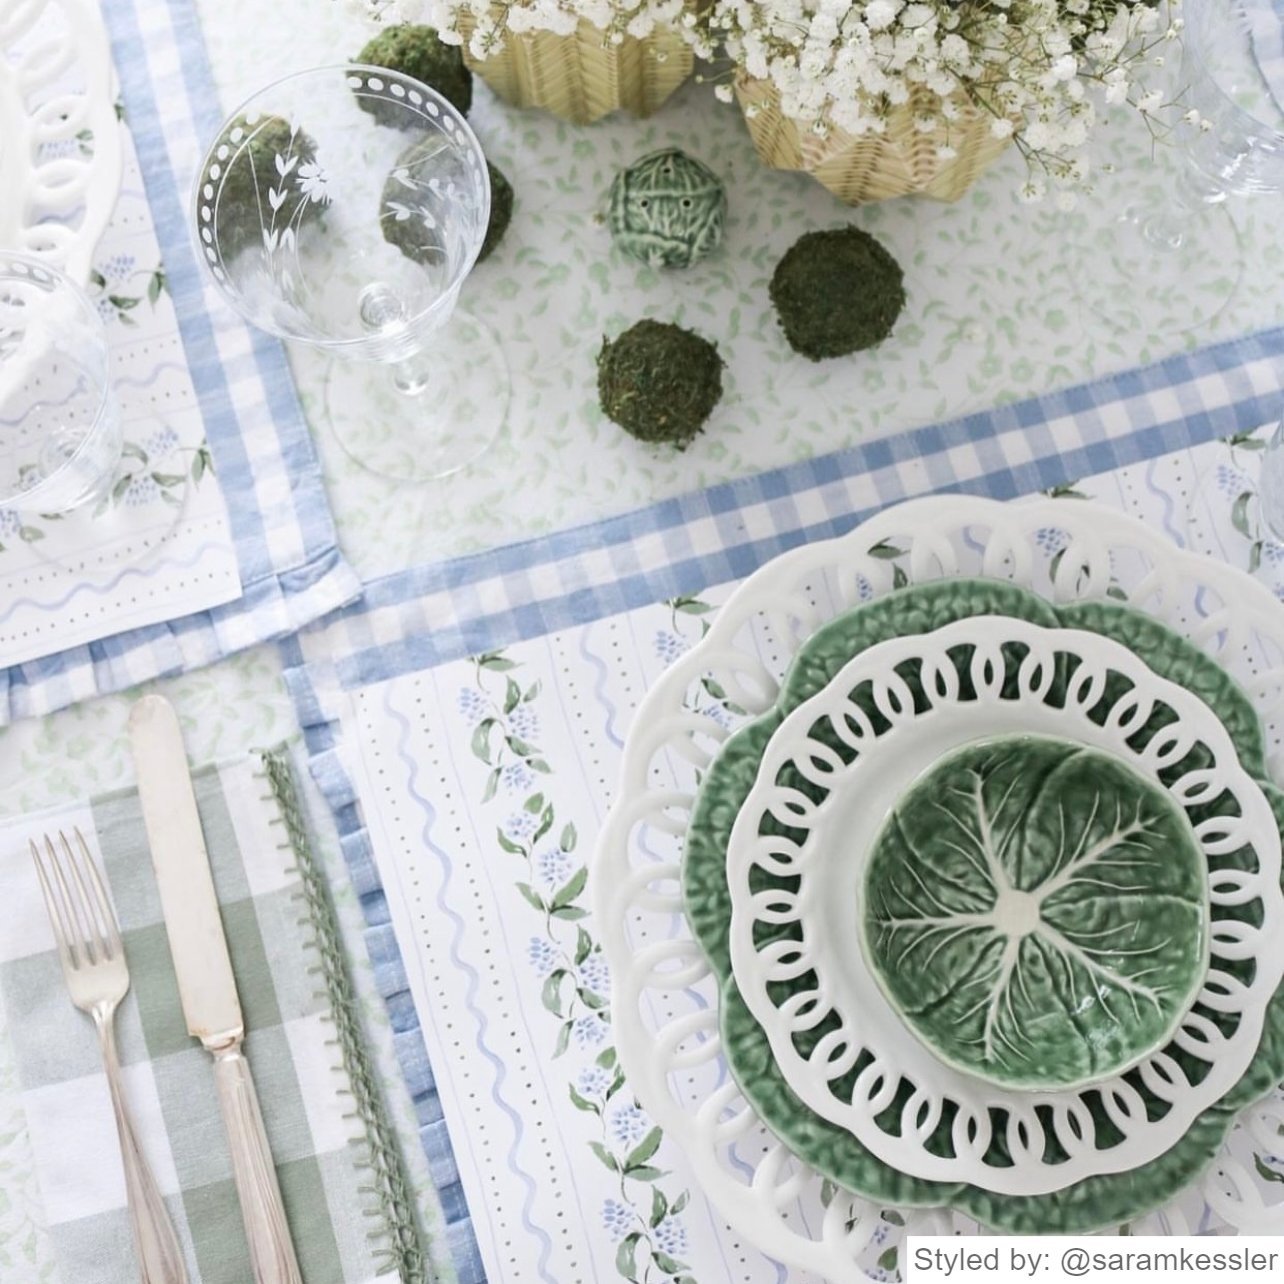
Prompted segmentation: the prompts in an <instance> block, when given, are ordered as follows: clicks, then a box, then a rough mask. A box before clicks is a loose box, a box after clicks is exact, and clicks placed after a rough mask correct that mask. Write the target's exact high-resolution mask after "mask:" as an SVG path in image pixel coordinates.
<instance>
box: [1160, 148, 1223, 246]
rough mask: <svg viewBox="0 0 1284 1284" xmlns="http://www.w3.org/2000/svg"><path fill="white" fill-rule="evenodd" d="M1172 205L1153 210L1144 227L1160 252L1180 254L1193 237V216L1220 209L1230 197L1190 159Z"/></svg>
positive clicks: (1185, 166)
mask: <svg viewBox="0 0 1284 1284" xmlns="http://www.w3.org/2000/svg"><path fill="white" fill-rule="evenodd" d="M1172 195H1173V199H1172V201H1170V202H1168V203H1167V204H1165V205H1164V206H1163V207H1162V208H1161V209H1157V210H1152V211H1151V212H1150V213H1149V214H1148V215H1147V216H1146V219H1145V221H1144V222H1143V223H1142V225H1141V234H1142V235H1143V236H1144V237H1145V238H1146V241H1147V243H1148V244H1150V245H1153V246H1154V247H1155V248H1156V249H1159V250H1179V249H1181V247H1182V246H1183V245H1184V244H1185V243H1186V242H1187V240H1188V239H1189V237H1190V224H1191V215H1192V214H1198V213H1200V212H1201V211H1202V210H1203V209H1204V208H1205V207H1207V206H1209V205H1220V204H1221V203H1222V202H1223V201H1224V200H1225V199H1226V196H1227V193H1226V189H1225V188H1223V187H1222V186H1221V184H1220V183H1218V182H1216V181H1215V180H1213V179H1211V178H1209V177H1208V176H1207V175H1206V174H1204V173H1203V171H1201V170H1198V169H1196V168H1195V166H1194V164H1193V163H1192V162H1191V161H1190V160H1189V158H1187V159H1186V160H1185V161H1184V163H1183V164H1182V167H1181V172H1180V174H1179V175H1178V178H1177V184H1176V186H1175V187H1174V189H1173V193H1172Z"/></svg>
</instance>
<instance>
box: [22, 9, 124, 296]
mask: <svg viewBox="0 0 1284 1284" xmlns="http://www.w3.org/2000/svg"><path fill="white" fill-rule="evenodd" d="M114 92H115V75H114V71H113V68H112V60H111V45H110V43H109V41H108V38H107V31H106V28H105V27H104V25H103V17H102V13H101V12H100V10H99V6H98V4H97V3H96V2H95V0H0V129H2V130H3V135H2V136H3V138H4V145H3V146H2V147H0V192H3V193H4V200H3V201H2V202H0V245H4V246H6V247H7V248H9V249H11V250H16V251H19V252H21V253H23V254H31V255H35V256H37V257H39V258H42V259H44V260H46V261H47V262H48V263H50V264H52V265H53V266H54V267H57V268H60V269H62V270H63V271H64V272H66V273H67V275H68V276H70V277H71V278H72V279H73V280H74V281H75V282H76V284H77V285H81V286H84V285H87V284H88V281H89V269H90V262H91V259H92V256H93V253H94V248H95V246H96V245H97V244H98V239H99V237H101V236H102V233H103V229H104V228H105V227H106V226H107V223H108V220H109V219H110V218H111V212H112V209H113V208H114V206H115V204H116V197H117V195H118V193H119V191H120V179H121V155H122V153H121V138H120V124H119V122H118V121H117V119H116V110H115V102H114Z"/></svg>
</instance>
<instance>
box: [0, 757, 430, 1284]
mask: <svg viewBox="0 0 1284 1284" xmlns="http://www.w3.org/2000/svg"><path fill="white" fill-rule="evenodd" d="M194 783H195V788H196V796H197V804H198V807H199V810H200V814H201V823H202V826H203V828H204V831H205V837H206V843H207V846H208V849H209V854H210V863H211V866H212V869H213V874H214V883H215V887H216V890H217V892H218V896H219V902H220V906H221V910H222V915H223V922H224V926H225V930H226V932H227V936H228V945H229V950H230V953H231V957H232V965H233V968H234V970H235V972H236V978H237V986H238V990H239V993H240V999H241V1006H242V1009H243V1012H244V1015H245V1021H246V1026H247V1029H248V1031H249V1034H248V1037H247V1039H246V1053H247V1055H248V1057H249V1059H250V1063H251V1066H252V1068H253V1071H254V1076H255V1080H256V1083H257V1086H258V1090H259V1096H260V1101H261V1105H262V1109H263V1116H264V1119H265V1122H266V1126H267V1131H268V1138H269V1141H270V1143H271V1147H272V1154H273V1157H274V1158H275V1160H276V1164H277V1174H278V1177H279V1179H280V1183H281V1188H282V1193H283V1196H284V1199H285V1204H286V1210H287V1215H288V1217H289V1221H290V1228H291V1231H292V1233H293V1237H294V1242H295V1246H296V1248H297V1251H298V1256H299V1263H300V1267H301V1269H302V1271H303V1276H304V1279H305V1281H307V1284H365V1282H366V1281H373V1280H375V1279H390V1278H396V1277H398V1276H400V1277H401V1278H403V1279H405V1280H407V1281H412V1282H413V1281H419V1280H424V1279H426V1278H427V1273H426V1272H427V1268H426V1266H425V1264H424V1257H423V1253H422V1250H421V1247H420V1244H419V1239H418V1235H417V1231H416V1227H415V1220H414V1215H413V1208H412V1206H411V1201H410V1199H409V1197H408V1195H407V1190H406V1186H405V1182H404V1178H403V1176H402V1172H401V1168H400V1160H399V1155H398V1153H397V1151H396V1147H395V1143H393V1141H392V1140H391V1134H390V1132H389V1129H388V1127H387V1124H386V1121H385V1119H384V1117H383V1114H382V1108H381V1105H380V1101H379V1094H378V1089H377V1086H376V1085H375V1082H374V1078H373V1074H372V1071H371V1068H370V1064H369V1061H368V1059H367V1056H366V1054H365V1050H364V1048H363V1046H362V1043H361V1037H360V1030H359V1025H358V1023H357V1019H356V1010H355V1003H354V1000H353V995H352V990H351V986H350V982H349V977H348V972H347V969H346V966H345V963H344V959H343V957H342V951H341V947H340V943H339V938H338V931H337V927H336V923H335V919H334V912H333V908H332V907H331V905H330V902H329V899H328V895H327V889H326V887H325V884H324V881H323V877H322V875H321V873H320V870H319V867H318V866H317V865H316V864H315V863H314V860H313V857H312V854H311V851H310V848H309V845H308V840H307V833H306V831H305V829H304V826H303V815H302V812H301V809H300V806H299V803H298V799H297V796H296V793H295V790H294V787H293V782H292V777H291V769H290V766H289V762H288V758H287V757H286V756H285V755H284V754H282V753H270V754H264V755H257V756H254V757H244V758H241V759H238V760H236V761H233V762H231V763H229V764H226V765H223V766H220V767H217V768H210V769H206V770H203V771H200V772H197V773H195V774H194ZM74 827H78V828H79V829H80V831H81V833H82V834H83V835H84V836H85V839H86V841H87V842H88V844H89V847H90V850H91V851H92V852H93V854H94V856H95V859H96V860H97V861H98V864H99V868H100V870H101V871H102V873H103V875H104V878H105V881H106V882H107V884H108V886H109V890H110V895H111V898H112V901H113V903H114V905H115V908H116V913H117V917H118V919H119V921H120V926H121V934H122V938H123V940H124V945H125V952H126V957H127V960H128V962H129V968H130V980H131V984H130V991H129V994H128V995H127V997H126V999H125V1001H124V1002H123V1003H122V1004H121V1007H120V1010H119V1012H118V1014H117V1037H118V1041H119V1045H120V1053H121V1061H122V1064H123V1065H124V1068H125V1083H126V1093H127V1096H128V1099H129V1102H130V1105H131V1106H132V1107H133V1110H134V1112H135V1117H136V1123H137V1126H138V1129H139V1132H140V1135H141V1138H142V1143H143V1148H144V1150H145V1152H146V1154H147V1157H148V1159H149V1160H150V1161H151V1164H152V1166H153V1170H154V1172H155V1174H156V1177H157V1180H158V1183H159V1185H160V1188H161V1192H162V1195H163V1196H164V1198H165V1201H166V1204H167V1206H168V1208H169V1211H170V1215H171V1217H172V1219H173V1221H174V1224H175V1227H176V1229H177V1231H178V1235H179V1238H180V1240H181V1242H182V1244H183V1248H184V1252H185V1254H186V1256H187V1262H188V1270H189V1272H190V1274H191V1279H192V1282H193V1284H245V1281H246V1280H248V1279H249V1278H250V1266H249V1256H248V1250H247V1248H246V1244H245V1238H244V1234H243V1231H242V1226H241V1214H240V1209H239V1205H238V1203H237V1199H236V1193H235V1188H234V1185H233V1181H232V1174H231V1167H230V1162H229V1159H228V1155H227V1147H226V1143H225V1139H224V1133H223V1126H222V1122H221V1117H220V1114H219V1109H218V1104H217V1100H216V1098H215V1095H214V1086H213V1078H212V1072H211V1063H210V1059H209V1057H208V1055H207V1054H206V1053H205V1052H204V1050H203V1049H202V1048H201V1047H200V1045H199V1044H197V1043H196V1042H195V1041H194V1040H192V1039H191V1038H190V1037H189V1036H188V1034H187V1030H186V1026H185V1022H184V1018H183V1012H182V1008H181V1006H180V1003H179V997H178V990H177V983H176V980H175V976H174V970H173V964H172V961H171V958H170V954H169V946H168V941H167V938H166V934H165V926H164V923H163V920H162V918H161V910H160V902H159V898H158V894H157V890H156V885H155V881H154V877H153V872H152V865H151V860H150V857H149V855H148V848H147V841H146V835H145V831H144V828H143V820H142V814H141V811H140V808H139V803H138V797H137V793H136V791H134V790H132V789H131V790H129V791H126V792H118V793H113V794H109V795H106V796H103V797H99V798H95V799H93V800H92V801H90V802H88V803H85V804H84V805H82V806H78V807H70V808H63V809H59V810H55V811H49V812H45V813H41V814H36V815H27V816H23V817H20V818H18V819H15V820H10V821H7V822H5V823H4V824H3V825H0V1011H2V1013H3V1024H4V1027H5V1029H6V1030H7V1032H8V1037H9V1039H10V1042H11V1044H12V1050H13V1058H14V1062H15V1064H16V1067H17V1072H18V1076H19V1079H20V1081H21V1089H22V1092H21V1102H22V1108H23V1111H24V1113H25V1115H26V1122H27V1125H28V1130H29V1135H30V1140H31V1148H32V1152H33V1157H34V1163H35V1168H36V1173H37V1179H38V1183H39V1188H40V1192H41V1196H42V1199H43V1203H44V1210H43V1211H44V1215H45V1219H46V1222H47V1225H48V1228H49V1233H50V1237H51V1240H52V1242H53V1245H54V1251H55V1254H56V1256H57V1260H58V1266H59V1271H60V1278H61V1279H62V1280H64V1281H66V1282H67V1284H126V1282H127V1281H128V1282H129V1284H132V1282H133V1281H136V1280H137V1278H138V1268H137V1264H136V1260H135V1257H134V1251H133V1243H132V1238H131V1231H130V1223H129V1215H128V1210H127V1206H126V1199H125V1186H124V1175H123V1171H122V1168H121V1162H120V1153H119V1149H118V1146H117V1140H116V1133H115V1126H114V1123H113V1119H112V1112H111V1107H110V1103H109V1098H108V1092H107V1083H106V1079H105V1076H104V1075H103V1072H102V1065H101V1061H100V1058H99V1052H98V1043H97V1039H96V1037H95V1034H94V1029H93V1026H92V1024H91V1022H90V1021H89V1019H88V1018H87V1017H85V1016H84V1015H82V1014H81V1013H80V1012H79V1011H77V1010H76V1009H75V1008H74V1007H73V1006H72V1004H71V1001H70V999H69V997H68V995H67V990H66V987H65V985H64V983H63V977H62V971H61V968H60V966H59V963H58V958H57V955H56V953H55V951H54V948H53V938H52V934H51V930H50V927H49V923H48V919H47V916H46V913H45V908H44V905H43V902H42V899H41V895H40V890H39V886H38V883H37V881H36V877H35V871H34V869H33V868H32V862H31V859H30V857H29V855H28V854H27V841H28V839H29V838H34V839H37V840H39V838H40V836H41V835H43V834H45V833H52V834H54V835H55V836H56V834H57V831H59V830H63V831H65V832H66V833H68V834H69V835H70V834H71V832H72V830H73V828H74Z"/></svg>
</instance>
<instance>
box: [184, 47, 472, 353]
mask: <svg viewBox="0 0 1284 1284" xmlns="http://www.w3.org/2000/svg"><path fill="white" fill-rule="evenodd" d="M354 72H355V73H367V74H372V75H375V76H381V77H383V78H384V79H390V80H396V81H400V82H402V83H403V84H406V85H413V86H414V87H415V88H416V89H417V90H419V91H420V92H422V93H423V94H424V96H425V97H426V98H427V99H429V100H430V101H432V102H434V103H436V104H437V106H438V107H440V108H441V110H442V111H443V112H445V113H446V114H447V115H449V116H450V117H451V118H452V119H453V120H454V121H455V123H456V125H458V126H459V127H460V129H461V131H462V132H463V135H464V137H465V139H466V140H467V142H469V143H471V145H472V146H473V148H475V150H476V152H477V155H478V156H479V157H480V158H481V162H482V164H481V177H482V187H483V190H484V193H485V204H486V223H487V224H488V223H489V220H490V207H491V186H490V171H489V170H488V169H487V159H486V151H485V149H484V148H483V147H482V145H481V140H480V139H479V138H478V137H477V134H476V133H475V131H474V130H473V127H472V126H471V125H470V124H469V123H468V120H467V118H466V117H465V116H464V113H463V112H461V111H460V110H459V108H457V107H456V106H455V105H454V103H452V102H451V101H450V100H449V99H448V98H446V97H445V96H444V95H443V94H442V93H441V92H440V91H439V90H436V89H434V88H433V87H432V86H431V85H428V84H425V83H424V82H423V81H422V80H416V79H415V78H414V77H413V76H408V75H406V73H405V72H402V71H396V70H394V69H393V68H391V67H379V66H377V65H375V64H374V63H368V62H356V61H350V62H336V63H323V64H321V65H320V66H316V67H305V68H303V69H302V70H300V71H291V72H287V73H286V74H285V75H284V76H278V77H276V78H275V79H274V80H270V81H268V83H267V84H265V85H262V86H261V87H260V88H258V89H256V90H255V91H254V92H253V93H252V94H249V95H248V96H247V97H245V98H244V99H242V100H241V101H240V102H239V103H238V104H237V105H236V106H235V107H234V108H233V109H232V110H231V111H229V112H227V113H225V114H224V116H223V119H222V121H221V122H220V124H219V126H218V128H217V129H216V130H215V131H214V135H213V137H212V138H211V140H210V142H209V143H208V145H207V146H206V147H205V149H204V151H203V153H202V155H201V160H200V163H199V164H198V165H197V168H196V173H195V174H194V176H193V178H192V185H191V197H190V201H189V205H190V209H191V223H190V228H191V241H192V245H193V247H194V249H195V252H196V258H197V260H198V262H199V263H200V265H201V269H202V271H203V272H204V274H205V276H206V277H207V278H208V279H209V280H210V281H211V282H213V284H214V286H215V288H216V289H217V290H218V292H219V293H220V294H221V295H222V296H223V297H224V299H226V300H227V302H228V304H229V305H230V306H231V307H232V308H233V310H234V311H235V312H236V314H237V315H238V316H239V317H240V318H241V319H242V320H243V321H245V323H246V324H247V325H250V326H252V327H253V328H255V329H257V330H261V331H263V332H264V333H265V334H270V335H272V336H273V337H274V338H277V339H285V340H289V341H290V342H294V343H305V344H307V345H308V346H309V347H311V348H317V349H319V350H321V351H323V352H342V351H344V350H348V349H353V348H359V347H361V346H363V345H366V344H369V343H370V342H371V340H372V338H375V337H376V336H373V335H368V334H357V335H351V336H350V337H348V338H341V339H315V338H311V337H308V336H304V335H300V334H296V333H294V332H293V331H291V330H287V329H285V328H283V327H281V326H277V325H274V324H272V323H271V322H270V321H268V322H265V321H260V320H258V319H255V320H251V319H250V318H249V317H248V316H247V315H246V314H245V313H244V312H243V311H242V309H241V307H240V305H239V303H238V301H237V300H238V292H237V291H235V290H230V289H228V288H227V287H226V285H225V284H224V282H222V281H220V280H219V279H218V277H217V276H215V275H214V272H213V267H214V265H213V264H212V263H211V262H210V260H209V257H208V256H207V255H206V253H205V246H204V245H203V244H202V243H201V239H200V229H201V219H200V206H201V199H202V198H201V189H202V187H203V186H204V183H205V171H206V169H207V168H208V166H209V162H210V158H211V157H212V156H213V155H214V150H215V148H216V147H217V146H218V144H219V140H220V139H221V138H222V137H223V135H224V133H225V132H226V131H227V129H228V127H229V126H230V125H231V124H232V122H233V121H234V120H236V119H237V118H238V117H239V116H243V115H245V112H246V109H247V108H248V107H250V106H251V105H252V104H253V103H254V102H255V101H256V100H257V99H259V98H262V97H263V96H264V95H265V94H269V93H271V92H272V91H273V90H275V89H279V88H280V87H281V86H282V85H286V84H289V83H290V82H291V81H295V80H306V79H310V78H311V77H314V76H318V77H319V76H324V75H327V74H328V75H336V74H338V75H347V74H351V73H354ZM264 114H265V115H268V114H270V113H266V112H265V113H264ZM485 240H486V226H485V225H483V226H482V228H481V230H480V233H479V234H478V236H477V237H476V244H475V245H474V246H473V247H472V248H471V250H470V252H469V254H468V256H467V258H466V259H465V261H464V265H463V267H462V268H461V269H460V272H459V276H458V279H457V280H456V281H455V282H454V284H453V285H452V286H451V287H450V288H449V289H448V290H445V291H443V292H442V293H441V294H439V295H438V296H437V297H436V298H435V299H433V301H432V302H431V303H429V304H428V305H427V306H426V307H424V308H422V309H420V310H419V311H418V312H415V313H413V314H412V315H410V316H408V317H407V318H406V320H405V323H404V327H403V331H402V332H403V333H409V332H411V331H413V330H414V329H416V328H417V327H418V326H421V325H422V324H423V322H424V321H425V320H427V319H428V318H429V317H431V316H432V315H433V314H434V313H435V312H437V311H439V310H440V309H441V308H443V307H445V306H447V305H448V304H452V303H453V300H454V298H455V297H456V296H457V295H458V293H459V290H460V287H461V286H462V285H463V283H464V281H465V280H466V279H467V277H468V274H469V273H470V272H471V271H472V270H473V268H474V267H475V266H476V264H477V258H478V256H479V255H480V254H481V248H482V245H483V243H484V242H485ZM220 257H221V256H220Z"/></svg>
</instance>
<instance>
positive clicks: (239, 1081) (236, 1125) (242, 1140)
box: [212, 1040, 303, 1284]
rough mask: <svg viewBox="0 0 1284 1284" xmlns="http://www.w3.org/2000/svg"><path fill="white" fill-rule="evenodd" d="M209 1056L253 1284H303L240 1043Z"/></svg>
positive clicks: (248, 1064)
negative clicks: (243, 1227)
mask: <svg viewBox="0 0 1284 1284" xmlns="http://www.w3.org/2000/svg"><path fill="white" fill-rule="evenodd" d="M212 1052H213V1055H214V1086H215V1088H216V1089H217V1090H218V1103H219V1107H220V1108H221V1109H222V1111H223V1126H224V1127H225V1128H226V1129H227V1144H228V1149H229V1151H230V1152H231V1156H232V1176H233V1177H234V1178H235V1180H236V1195H237V1198H238V1199H239V1200H240V1202H241V1217H242V1219H243V1220H244V1222H245V1238H246V1240H247V1241H248V1242H249V1246H250V1266H251V1268H252V1270H253V1272H254V1281H255V1284H303V1277H302V1276H301V1275H300V1274H299V1263H298V1261H297V1260H296V1259H295V1256H294V1245H293V1243H292V1242H291V1240H290V1227H289V1223H288V1222H287V1221H286V1220H285V1206H284V1205H283V1204H282V1202H281V1187H280V1186H279V1185H278V1184H277V1180H276V1166H275V1165H274V1164H273V1162H272V1152H271V1150H270V1149H269V1148H268V1141H267V1133H266V1132H265V1131H264V1129H263V1116H262V1114H261V1113H260V1112H259V1098H258V1094H257V1093H256V1092H255V1091H254V1080H253V1078H252V1077H251V1076H250V1063H249V1062H248V1061H247V1060H246V1059H245V1056H244V1054H243V1053H242V1052H241V1044H240V1040H237V1042H235V1043H232V1044H229V1045H227V1046H226V1047H222V1048H217V1049H212Z"/></svg>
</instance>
